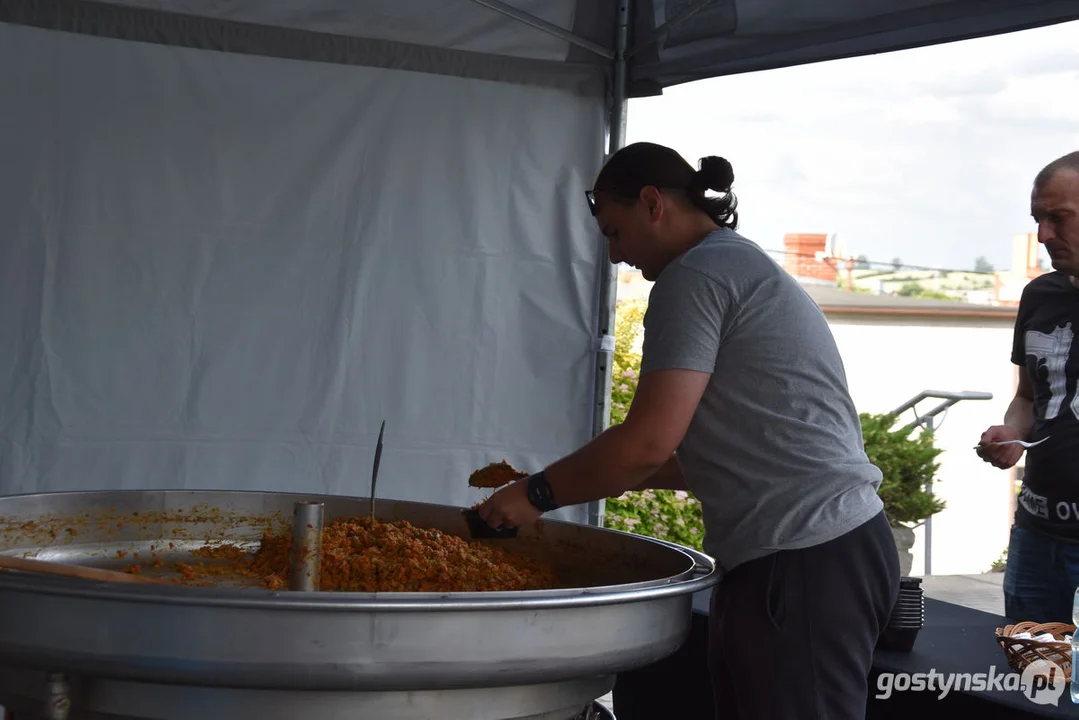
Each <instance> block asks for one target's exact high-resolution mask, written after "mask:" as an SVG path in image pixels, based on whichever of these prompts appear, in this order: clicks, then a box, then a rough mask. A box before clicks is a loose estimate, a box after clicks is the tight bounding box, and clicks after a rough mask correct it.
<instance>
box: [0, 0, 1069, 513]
mask: <svg viewBox="0 0 1079 720" xmlns="http://www.w3.org/2000/svg"><path fill="white" fill-rule="evenodd" d="M1076 18H1079V3H1076V2H1075V1H1074V0H1041V1H1033V2H1025V3H1016V2H1014V0H1011V1H1008V2H1004V1H1003V0H963V1H950V2H948V1H944V0H838V1H835V2H828V3H804V2H798V1H797V0H726V1H724V0H713V1H712V2H701V1H700V0H666V1H663V0H652V1H651V2H649V1H648V0H639V1H638V2H636V3H635V4H634V5H633V6H630V5H629V3H628V0H624V1H623V2H614V1H611V0H579V1H578V0H515V1H514V2H505V1H503V0H365V2H362V3H347V2H341V0H310V1H307V2H288V1H287V0H263V1H261V2H220V1H218V0H129V1H128V2H123V3H120V2H82V1H80V0H0V68H3V69H4V70H3V72H0V108H2V112H0V123H2V125H3V130H4V132H2V133H0V347H2V348H3V351H2V352H0V397H2V398H3V401H2V402H0V493H15V492H36V491H50V490H73V489H108V488H166V487H167V488H176V487H188V488H225V489H228V488H234V489H260V490H271V491H272V490H289V491H309V492H332V493H342V494H350V495H364V494H366V493H367V492H368V482H369V474H370V464H371V458H372V454H373V449H374V448H373V446H374V441H375V438H376V436H377V432H378V427H379V424H380V422H381V421H382V420H386V423H387V427H386V447H385V450H384V453H383V456H382V463H381V471H380V482H379V496H380V497H393V498H399V499H406V500H421V501H428V502H438V503H449V504H469V503H471V502H474V501H476V500H477V499H478V498H479V497H480V495H479V493H477V492H476V491H470V490H468V489H467V488H466V486H465V478H466V477H467V475H468V473H469V472H470V471H471V470H473V469H474V468H477V467H480V466H481V465H483V464H485V463H487V462H491V461H495V460H500V459H502V458H506V459H507V460H509V461H510V462H512V463H513V464H514V465H516V466H518V467H522V468H526V469H535V468H539V467H541V466H542V465H543V464H544V463H547V462H549V461H551V460H553V459H555V458H556V457H558V456H560V455H562V454H564V453H566V452H569V451H571V450H573V449H574V448H576V447H578V446H579V445H580V444H582V443H583V442H585V441H586V440H587V439H588V438H589V437H590V436H591V435H593V434H594V433H595V432H597V431H598V430H600V429H602V427H603V426H604V423H605V418H606V409H607V403H608V402H609V400H608V397H609V394H608V393H609V386H610V364H609V359H610V355H609V353H610V349H611V343H610V338H609V337H608V335H609V328H610V326H611V323H610V320H611V315H612V311H613V299H614V298H613V295H614V293H613V290H614V286H613V282H612V272H613V268H612V267H611V266H610V264H609V263H608V262H607V261H606V251H605V248H604V246H603V243H602V240H601V239H600V238H599V237H598V236H597V233H596V229H595V226H594V223H593V222H592V220H591V218H590V217H589V215H588V213H587V210H586V208H585V206H584V203H583V202H582V201H583V197H582V195H583V190H585V189H586V188H587V187H588V185H589V183H590V181H591V179H592V178H593V176H594V174H595V172H596V171H597V170H598V168H599V166H600V164H601V162H602V160H603V157H604V151H605V149H608V148H607V147H605V143H606V144H607V145H608V146H609V147H618V146H620V145H621V143H622V141H623V139H624V122H625V112H624V110H625V102H624V101H625V98H626V97H627V95H628V96H643V95H649V94H655V93H658V92H661V91H662V89H663V88H665V87H668V86H670V85H673V84H676V83H681V82H686V81H690V80H696V79H701V78H707V77H713V76H717V75H722V74H729V73H737V72H745V71H750V70H759V69H765V68H771V67H779V66H783V65H790V64H795V63H803V62H813V61H819V60H824V59H830V58H837V57H845V56H851V55H858V54H865V53H872V52H879V51H882V50H894V49H900V48H905V47H914V46H918V45H924V44H929V43H935V42H943V41H949V40H955V39H960V38H967V37H973V36H976V35H985V34H991V33H998V32H1005V31H1010V30H1015V29H1020V28H1026V27H1033V26H1037V25H1043V24H1048V23H1055V22H1061V21H1065V20H1072V19H1076ZM599 511H600V508H599V507H598V506H594V507H593V508H592V514H591V517H592V519H593V520H594V519H595V518H596V516H597V515H598V513H599ZM560 514H561V516H562V517H565V518H568V519H574V520H580V521H583V520H586V519H588V515H586V513H585V510H584V509H583V508H567V509H565V510H563V511H560Z"/></svg>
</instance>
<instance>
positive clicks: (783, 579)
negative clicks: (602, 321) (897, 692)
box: [479, 143, 899, 720]
mask: <svg viewBox="0 0 1079 720" xmlns="http://www.w3.org/2000/svg"><path fill="white" fill-rule="evenodd" d="M733 181H734V173H733V170H732V168H731V165H730V163H728V162H727V161H726V160H724V159H723V158H719V157H707V158H704V159H702V160H701V162H700V167H699V169H697V170H695V169H694V168H693V167H692V166H691V165H689V164H688V163H687V162H686V161H685V160H684V159H683V158H682V157H681V156H680V155H679V154H678V153H676V152H675V151H673V150H671V149H670V148H666V147H663V146H661V145H655V144H651V143H637V144H634V145H630V146H628V147H625V148H623V149H622V150H620V151H618V152H617V153H615V154H614V155H613V156H611V157H610V159H609V160H608V161H607V163H606V164H605V165H604V167H603V169H602V170H601V171H600V173H599V177H598V178H597V179H596V182H595V184H594V186H593V189H592V190H591V191H590V192H588V193H587V196H588V202H589V206H590V208H591V211H592V214H593V216H594V217H595V218H596V220H597V222H598V223H599V227H600V229H601V231H602V232H603V234H604V236H605V237H606V238H607V241H608V245H609V252H610V259H611V262H613V263H618V262H626V263H629V264H631V265H633V266H635V267H637V268H639V269H640V270H641V272H642V274H643V275H644V277H645V279H647V280H653V281H655V284H654V286H653V288H652V291H651V294H650V296H649V301H648V310H647V313H646V315H645V320H644V326H645V335H644V346H643V351H642V360H641V377H640V382H639V385H638V387H637V391H636V395H635V397H634V400H633V404H632V406H631V407H630V409H629V413H628V414H627V416H626V419H625V421H624V422H623V423H621V424H619V425H616V426H613V427H611V428H609V429H608V430H606V431H605V432H603V433H602V434H600V435H599V436H597V437H596V438H594V439H593V440H592V441H591V442H589V443H588V444H587V445H585V446H584V447H582V448H581V449H579V450H577V451H576V452H574V453H573V454H571V455H569V456H567V457H565V458H563V459H561V460H558V461H557V462H555V463H553V464H551V465H550V466H548V467H547V468H546V469H544V470H543V471H541V472H539V473H536V474H535V475H532V476H530V477H528V478H525V479H522V480H519V481H517V482H514V483H512V484H510V485H508V486H506V487H505V488H503V489H502V490H500V491H499V492H497V493H495V494H494V495H493V496H492V497H491V498H490V499H488V500H487V501H486V502H485V503H484V504H483V505H482V506H481V507H480V509H479V512H480V515H481V516H482V517H483V518H484V519H485V520H486V521H487V522H488V523H489V524H490V525H492V526H495V527H497V526H499V525H506V526H520V525H523V524H526V523H530V522H534V521H535V520H536V519H537V518H539V516H540V515H541V514H542V513H544V512H547V511H550V510H553V509H556V508H558V507H561V506H565V505H576V504H579V503H585V502H590V501H594V500H599V499H602V498H607V497H615V496H618V495H621V494H622V493H623V492H626V491H627V490H639V489H645V488H671V489H688V490H689V491H691V492H693V494H694V495H695V496H696V497H697V498H698V499H699V500H700V502H701V505H702V507H703V512H704V525H705V541H704V549H705V551H706V552H708V553H709V554H710V555H712V556H713V557H714V558H715V559H716V561H717V563H718V564H719V566H720V568H721V569H722V570H723V572H724V576H723V579H722V581H721V582H720V584H719V585H718V586H717V588H716V590H715V591H714V593H713V596H712V605H711V612H710V618H709V623H710V630H709V632H710V641H709V642H710V645H709V647H710V660H709V664H710V669H711V676H712V684H713V690H714V694H715V699H716V707H717V716H718V717H725V718H730V717H737V718H740V719H741V720H746V719H747V718H780V717H781V718H788V719H789V718H829V719H837V718H864V717H865V707H866V699H867V694H868V682H867V678H868V675H869V672H870V665H871V662H872V656H873V648H874V646H875V644H876V641H877V637H878V635H879V633H880V632H881V630H882V629H883V628H884V626H885V625H886V624H887V621H888V618H889V615H890V612H891V609H892V606H893V604H894V603H895V600H896V596H897V594H898V588H899V561H898V553H897V551H896V546H895V542H894V540H893V537H892V533H891V530H890V528H889V525H888V522H887V520H886V519H885V516H884V512H883V504H882V502H881V500H880V498H879V497H878V495H877V489H878V488H879V486H880V482H881V472H880V470H879V469H878V468H876V467H875V466H874V465H872V464H871V463H870V461H869V459H868V458H867V457H866V454H865V451H864V448H863V443H862V435H861V426H860V423H859V419H858V414H857V412H856V410H855V408H854V404H853V402H852V400H851V397H850V394H849V393H848V390H847V386H846V377H845V373H844V369H843V364H842V361H841V359H840V356H839V352H838V350H837V348H836V345H835V341H834V340H833V338H832V335H831V332H830V330H829V328H828V324H827V322H826V320H825V318H824V315H823V314H822V313H821V311H820V309H819V308H818V307H817V306H816V304H815V303H814V302H813V301H812V300H811V299H810V298H809V296H808V295H807V294H806V293H805V292H804V291H803V290H802V288H801V287H800V286H799V285H798V283H797V282H796V281H795V280H794V278H792V277H791V276H790V275H788V274H787V273H786V272H785V271H784V270H783V269H782V268H781V267H779V266H778V265H777V264H776V263H775V262H774V261H773V260H772V259H771V258H770V257H768V255H766V254H765V253H764V252H763V251H762V250H761V249H760V248H759V247H758V246H757V245H755V244H754V243H752V242H750V241H749V240H747V239H745V238H743V237H742V236H740V235H739V234H738V233H736V232H735V228H736V227H737V219H738V215H737V212H736V199H735V197H734V195H733V193H732V192H731V185H732V183H733ZM706 190H714V191H716V192H718V193H719V196H718V197H710V196H706V194H705V191H706ZM676 451H677V455H676V454H675V453H676ZM777 647H778V648H782V652H780V653H775V652H774V649H775V648H777ZM761 668H767V671H766V672H764V671H761Z"/></svg>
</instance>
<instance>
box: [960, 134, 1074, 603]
mask: <svg viewBox="0 0 1079 720" xmlns="http://www.w3.org/2000/svg"><path fill="white" fill-rule="evenodd" d="M1030 210H1031V215H1032V216H1033V217H1034V220H1035V222H1037V224H1038V242H1040V243H1042V244H1043V245H1045V249H1046V250H1047V251H1048V252H1049V257H1050V259H1051V260H1052V262H1053V269H1054V270H1055V272H1051V273H1048V274H1045V275H1041V276H1039V277H1037V278H1035V279H1034V280H1032V281H1031V282H1030V283H1029V284H1028V285H1027V286H1026V288H1025V289H1024V290H1023V296H1022V298H1021V300H1020V301H1019V312H1018V315H1017V317H1016V321H1015V335H1014V339H1013V343H1012V356H1011V360H1012V362H1013V363H1014V364H1015V365H1018V366H1019V389H1018V390H1017V391H1016V394H1015V397H1014V398H1013V399H1012V402H1011V405H1009V406H1008V411H1007V412H1006V413H1005V415H1004V424H1003V425H995V426H993V427H991V428H989V429H988V430H986V431H985V432H984V433H982V437H981V443H980V444H979V447H978V454H979V455H980V456H981V457H982V459H984V460H985V461H986V462H989V463H992V464H993V465H994V466H996V467H998V468H1010V467H1012V466H1013V465H1015V463H1016V462H1018V460H1019V458H1020V457H1021V456H1022V454H1023V447H1022V446H1020V445H1016V444H1011V445H1000V444H999V443H1000V442H1003V441H1007V440H1026V441H1030V442H1036V443H1038V444H1037V445H1036V446H1034V447H1031V448H1030V449H1028V450H1027V451H1026V452H1027V463H1026V472H1025V473H1024V476H1023V486H1022V490H1021V492H1020V494H1019V499H1018V507H1017V508H1016V512H1015V523H1014V525H1013V526H1012V531H1011V539H1010V541H1009V544H1008V561H1007V567H1006V570H1005V575H1004V614H1005V615H1007V616H1008V617H1009V618H1010V619H1012V620H1014V621H1023V620H1032V621H1035V622H1072V599H1073V596H1074V594H1075V590H1076V587H1077V586H1079V343H1077V342H1075V338H1076V335H1079V152H1074V153H1071V154H1070V155H1065V156H1064V157H1062V158H1059V159H1057V160H1055V161H1053V162H1052V163H1050V164H1049V165H1047V166H1046V167H1045V169H1043V170H1042V171H1041V172H1040V173H1038V176H1037V177H1036V178H1035V180H1034V189H1033V192H1032V193H1031V200H1030Z"/></svg>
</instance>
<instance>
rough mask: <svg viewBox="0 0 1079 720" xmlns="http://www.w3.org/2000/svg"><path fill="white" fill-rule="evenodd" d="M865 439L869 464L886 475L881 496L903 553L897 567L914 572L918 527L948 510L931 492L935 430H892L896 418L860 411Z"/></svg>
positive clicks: (935, 465)
mask: <svg viewBox="0 0 1079 720" xmlns="http://www.w3.org/2000/svg"><path fill="white" fill-rule="evenodd" d="M860 418H861V421H862V439H863V442H864V443H865V452H866V454H867V455H868V456H869V459H870V461H872V463H873V464H874V465H876V466H877V467H878V468H880V471H881V473H883V475H884V479H883V481H882V482H881V486H880V490H879V492H878V494H879V495H880V498H881V500H883V501H884V513H885V515H886V516H887V517H888V523H889V524H890V525H891V526H892V534H893V535H894V536H895V544H896V546H897V547H898V549H899V566H900V567H899V569H900V574H901V575H903V576H904V577H905V576H907V575H909V574H910V568H911V564H912V563H913V561H914V555H913V554H912V553H911V548H912V547H913V546H914V526H916V525H918V524H919V523H921V522H923V521H925V520H926V519H927V518H929V517H930V516H932V515H935V514H936V513H938V512H940V511H941V510H943V509H944V502H943V501H942V500H941V499H940V498H938V497H937V496H936V495H935V494H934V493H933V492H932V491H931V490H930V488H929V485H930V483H931V482H933V480H934V479H935V477H936V473H937V470H939V469H940V463H939V462H937V458H938V456H939V455H940V454H941V453H942V452H943V450H942V449H940V448H938V447H936V446H935V445H934V444H933V439H934V438H933V432H932V431H931V430H928V429H925V428H923V429H922V430H920V431H916V430H914V429H910V430H905V429H903V428H898V429H893V428H895V425H896V416H895V415H892V414H890V413H883V414H879V415H871V414H868V413H862V414H861V415H860Z"/></svg>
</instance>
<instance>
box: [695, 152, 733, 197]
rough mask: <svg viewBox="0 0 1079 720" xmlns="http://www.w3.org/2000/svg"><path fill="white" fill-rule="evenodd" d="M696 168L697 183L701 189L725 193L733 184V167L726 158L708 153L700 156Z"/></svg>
mask: <svg viewBox="0 0 1079 720" xmlns="http://www.w3.org/2000/svg"><path fill="white" fill-rule="evenodd" d="M698 167H699V168H700V169H699V170H697V173H696V176H697V178H696V179H697V184H698V185H699V186H700V187H701V189H702V190H715V191H716V192H721V193H727V192H730V191H731V185H733V184H734V168H733V167H731V164H730V163H729V162H728V161H727V159H726V158H721V157H717V156H716V155H709V156H708V157H703V158H701V161H700V164H699V165H698Z"/></svg>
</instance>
